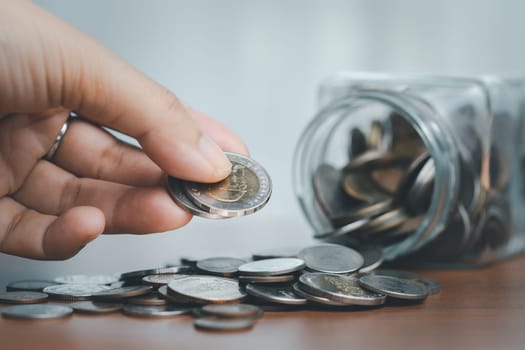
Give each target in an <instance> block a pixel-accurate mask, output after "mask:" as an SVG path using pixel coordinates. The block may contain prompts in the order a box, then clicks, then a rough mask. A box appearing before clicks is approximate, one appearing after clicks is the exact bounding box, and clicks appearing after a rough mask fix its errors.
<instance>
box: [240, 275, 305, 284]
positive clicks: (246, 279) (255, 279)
mask: <svg viewBox="0 0 525 350" xmlns="http://www.w3.org/2000/svg"><path fill="white" fill-rule="evenodd" d="M237 279H238V280H239V283H286V282H291V281H293V280H295V275H277V276H249V275H246V276H242V275H241V276H237Z"/></svg>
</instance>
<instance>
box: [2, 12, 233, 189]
mask: <svg viewBox="0 0 525 350" xmlns="http://www.w3.org/2000/svg"><path fill="white" fill-rule="evenodd" d="M2 7H6V9H3V8H2ZM4 10H6V11H4ZM1 12H4V16H2V17H4V18H0V19H2V20H7V21H9V18H15V19H16V18H17V17H18V18H26V22H24V28H20V25H18V27H16V23H13V24H12V25H11V26H10V25H6V24H5V22H4V24H3V25H5V26H6V27H8V31H7V38H8V42H13V45H12V46H13V47H14V46H16V50H13V51H14V53H11V55H19V56H21V57H20V58H23V59H22V60H18V61H13V62H12V64H13V66H14V62H17V65H16V67H8V68H9V69H10V70H9V71H8V72H7V73H6V74H5V75H6V76H8V78H9V76H13V74H12V71H13V68H14V69H15V70H16V71H22V73H20V74H22V75H24V74H31V76H30V77H29V78H30V81H31V82H32V86H30V87H27V86H22V87H20V86H18V87H17V86H15V87H11V88H10V91H11V96H10V93H9V91H7V93H4V94H3V95H4V98H3V99H2V98H1V97H0V102H4V100H5V101H6V104H5V105H4V107H2V108H3V109H5V106H6V105H8V106H10V109H9V110H7V111H8V112H19V111H21V110H27V109H28V108H29V109H31V111H34V110H38V109H46V108H52V107H57V106H63V107H65V108H68V109H71V110H74V111H76V112H78V113H79V114H80V115H82V116H85V117H86V118H87V119H89V120H91V121H92V122H94V123H97V124H100V125H103V126H106V127H109V128H112V129H115V130H118V131H120V132H122V133H124V134H127V135H129V136H132V137H134V138H136V139H137V140H138V142H139V143H140V144H141V146H142V148H143V150H144V152H145V153H146V154H147V155H148V156H149V157H150V158H151V159H152V160H153V161H154V162H156V163H157V164H158V165H159V166H160V167H161V168H162V169H163V170H164V171H166V172H167V173H168V174H169V175H172V176H175V177H179V178H184V179H189V180H194V181H201V182H215V181H219V180H221V179H223V178H224V177H226V176H227V175H228V174H229V172H230V167H231V163H230V162H229V160H228V159H227V158H226V156H225V155H224V153H223V152H222V150H221V149H220V148H219V146H218V145H217V144H216V143H215V142H214V141H212V139H211V138H210V137H208V136H207V135H205V134H204V133H203V132H202V131H201V129H200V128H199V127H198V124H197V123H196V122H195V121H194V120H193V119H192V118H191V116H190V113H189V112H188V111H187V110H186V108H185V107H184V106H183V104H182V103H181V102H180V101H179V99H178V98H177V97H176V96H175V95H173V94H172V93H171V92H169V91H168V90H167V89H165V88H164V87H162V86H160V85H158V84H157V83H155V82H153V81H152V80H150V79H149V78H147V77H146V76H145V75H143V74H141V73H140V72H138V71H137V70H135V69H134V68H132V67H131V66H130V65H128V64H127V63H125V62H124V61H122V60H121V59H119V58H118V57H116V56H115V55H114V54H113V53H111V52H110V50H108V49H107V48H105V47H104V46H103V45H101V44H100V43H99V42H97V41H96V40H94V39H93V38H91V37H89V36H88V35H86V34H84V33H82V32H80V31H79V30H77V29H75V28H73V27H72V26H70V25H68V24H67V23H64V22H62V21H61V20H60V19H58V18H56V17H54V16H53V15H51V14H50V13H48V12H46V11H44V10H43V9H41V8H39V7H38V6H37V5H35V4H32V3H31V2H7V5H6V3H3V4H2V5H0V13H1ZM22 16H23V17H22ZM28 18H29V19H28ZM1 22H2V21H0V23H1ZM26 23H29V24H28V25H26ZM9 28H10V29H9ZM16 28H18V29H16ZM0 29H3V28H0ZM35 38H37V39H35ZM35 40H38V41H39V42H37V43H36V42H35ZM14 43H16V45H15V44H14ZM8 45H9V44H8ZM8 49H9V47H8ZM15 58H16V57H15ZM20 62H22V64H21V65H20ZM28 72H29V73H28ZM8 78H5V79H6V80H7V79H8ZM26 78H27V77H26ZM12 80H13V81H9V82H8V83H10V84H11V83H13V84H15V85H16V84H19V85H20V84H23V82H24V81H27V80H28V79H12ZM14 80H17V81H18V82H17V81H14ZM21 81H22V83H20V82H21ZM4 83H5V84H4ZM0 85H6V86H8V88H9V85H7V83H6V82H4V81H3V76H2V67H1V63H0ZM24 90H33V92H34V93H33V94H28V92H29V91H24ZM21 91H24V93H22V94H21V95H24V96H25V97H24V96H23V97H20V96H18V95H17V93H20V92H21ZM13 95H14V96H13ZM0 105H1V103H0ZM0 112H1V111H0Z"/></svg>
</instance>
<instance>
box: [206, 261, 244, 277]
mask: <svg viewBox="0 0 525 350" xmlns="http://www.w3.org/2000/svg"><path fill="white" fill-rule="evenodd" d="M245 263H246V261H244V260H242V259H237V258H228V257H216V258H207V259H203V260H199V261H198V262H197V268H198V269H199V270H201V271H204V272H207V273H209V274H211V275H219V276H224V277H233V276H234V275H235V274H236V273H237V271H238V269H239V266H241V265H242V264H245Z"/></svg>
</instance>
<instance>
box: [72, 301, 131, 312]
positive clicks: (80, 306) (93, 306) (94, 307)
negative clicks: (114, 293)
mask: <svg viewBox="0 0 525 350" xmlns="http://www.w3.org/2000/svg"><path fill="white" fill-rule="evenodd" d="M69 306H70V307H72V308H73V309H74V310H75V311H77V312H81V313H86V314H106V313H111V312H115V311H119V310H120V309H122V306H123V305H122V304H118V303H101V302H94V301H78V302H76V303H72V304H69Z"/></svg>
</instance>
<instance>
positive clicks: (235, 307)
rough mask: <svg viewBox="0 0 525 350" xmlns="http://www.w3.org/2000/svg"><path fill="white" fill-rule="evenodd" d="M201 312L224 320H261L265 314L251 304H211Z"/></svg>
mask: <svg viewBox="0 0 525 350" xmlns="http://www.w3.org/2000/svg"><path fill="white" fill-rule="evenodd" d="M200 310H201V314H202V315H207V316H215V317H222V318H245V317H252V318H260V317H262V314H263V313H264V312H262V309H261V308H260V307H258V306H255V305H250V304H209V305H204V306H203V307H202V308H201V309H200Z"/></svg>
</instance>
